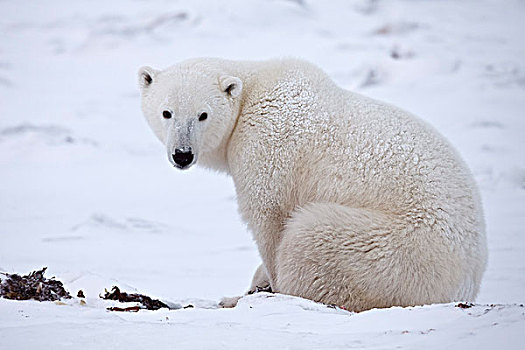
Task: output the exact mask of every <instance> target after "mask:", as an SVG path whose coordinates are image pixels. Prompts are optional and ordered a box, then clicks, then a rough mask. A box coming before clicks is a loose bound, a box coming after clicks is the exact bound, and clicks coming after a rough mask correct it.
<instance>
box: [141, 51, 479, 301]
mask: <svg viewBox="0 0 525 350" xmlns="http://www.w3.org/2000/svg"><path fill="white" fill-rule="evenodd" d="M146 72H150V73H149V74H150V76H151V78H152V82H151V84H147V83H146V84H144V70H141V72H140V77H141V78H140V79H141V82H142V83H141V86H142V106H143V111H144V114H145V115H146V117H147V119H148V121H149V123H150V125H151V126H152V128H153V130H154V131H155V133H156V134H157V136H158V137H159V138H160V139H161V141H163V142H164V143H165V144H166V145H167V147H168V153H170V152H171V151H172V148H173V147H177V142H179V141H178V139H179V138H180V135H177V134H176V133H173V132H171V133H170V130H171V129H173V128H175V129H176V127H177V125H183V124H184V125H185V123H190V121H193V122H192V123H193V124H195V128H194V130H192V131H190V132H189V133H190V134H192V135H189V136H188V137H189V139H191V142H192V143H193V144H191V146H192V147H194V149H196V150H198V151H197V153H196V157H198V159H199V161H198V163H200V164H202V165H204V166H206V167H209V168H212V169H217V170H221V171H225V172H227V173H229V174H230V175H231V176H232V177H233V180H234V183H235V187H236V191H237V198H238V204H239V211H240V213H241V216H242V218H243V219H244V220H245V221H246V223H247V224H248V227H249V228H250V230H251V231H252V233H253V236H254V238H255V241H256V243H257V246H258V248H259V252H260V255H261V258H262V262H263V264H262V265H261V267H260V268H259V269H258V271H257V273H256V275H255V276H254V281H253V283H252V289H254V288H255V287H256V286H260V287H264V285H265V284H268V283H270V285H271V288H272V289H273V291H276V292H281V293H285V294H292V295H297V296H301V297H305V298H309V299H312V300H315V301H320V302H323V303H328V304H336V305H339V306H343V307H345V308H347V309H350V310H355V311H360V310H365V309H369V308H373V307H388V306H392V305H402V306H406V305H419V304H429V303H439V302H451V301H456V300H467V301H472V300H474V298H475V296H476V294H477V293H478V290H479V286H480V282H481V277H482V275H483V272H484V269H485V265H486V259H487V248H486V238H485V228H484V220H483V214H482V208H481V203H480V198H479V194H478V190H477V189H476V186H475V184H474V181H473V179H472V176H471V174H470V172H469V170H468V169H467V167H466V166H465V164H464V163H463V161H462V160H461V159H460V157H459V156H458V154H457V153H456V151H455V150H454V149H453V148H452V146H451V145H450V144H449V143H448V142H447V141H446V140H445V139H444V138H443V137H442V136H440V135H439V134H438V133H437V132H436V131H435V130H434V129H433V128H432V127H430V126H429V125H427V124H426V123H424V122H423V121H421V120H420V119H418V118H416V117H414V116H412V115H410V114H409V113H407V112H405V111H402V110H400V109H398V108H396V107H393V106H390V105H387V104H385V103H382V102H378V101H375V100H372V99H370V98H367V97H364V96H361V95H358V94H355V93H352V92H349V91H346V90H343V89H341V88H339V87H337V86H336V85H335V84H334V83H333V82H332V81H331V80H330V79H329V78H328V77H327V76H326V75H325V74H324V73H323V72H322V71H320V70H319V69H317V68H316V67H314V66H312V65H311V64H308V63H306V62H302V61H299V60H293V59H286V60H273V61H267V62H234V61H226V60H219V59H194V60H190V61H186V62H182V63H180V64H178V65H175V66H173V67H171V68H168V69H166V70H164V71H154V70H152V69H151V68H147V69H146ZM230 83H233V84H234V86H233V87H232V88H231V89H229V90H227V89H226V88H227V87H226V85H228V84H230ZM232 91H233V93H232ZM165 108H169V109H170V110H172V111H173V112H174V116H175V117H174V118H172V120H171V119H170V120H162V116H161V113H162V110H163V109H165ZM202 110H206V111H208V114H209V117H208V119H207V120H206V121H203V122H195V120H196V119H195V118H197V116H198V114H199V113H200V112H201V111H202ZM170 135H171V136H170Z"/></svg>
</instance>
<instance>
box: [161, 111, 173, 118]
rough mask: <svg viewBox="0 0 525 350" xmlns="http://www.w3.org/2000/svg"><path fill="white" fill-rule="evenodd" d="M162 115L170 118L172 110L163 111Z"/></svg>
mask: <svg viewBox="0 0 525 350" xmlns="http://www.w3.org/2000/svg"><path fill="white" fill-rule="evenodd" d="M162 116H163V117H164V118H165V119H170V118H171V112H170V111H164V112H162Z"/></svg>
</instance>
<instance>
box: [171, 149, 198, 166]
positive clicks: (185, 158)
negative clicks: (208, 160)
mask: <svg viewBox="0 0 525 350" xmlns="http://www.w3.org/2000/svg"><path fill="white" fill-rule="evenodd" d="M171 157H172V159H173V162H175V166H176V167H177V168H179V169H186V168H189V166H190V165H191V164H192V163H193V160H194V159H195V156H194V154H193V150H192V149H191V147H187V146H186V147H180V148H176V149H175V150H174V152H173V154H172V155H171Z"/></svg>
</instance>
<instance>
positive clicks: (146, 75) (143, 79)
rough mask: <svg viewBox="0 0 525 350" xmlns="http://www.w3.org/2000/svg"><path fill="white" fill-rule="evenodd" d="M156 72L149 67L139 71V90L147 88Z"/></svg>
mask: <svg viewBox="0 0 525 350" xmlns="http://www.w3.org/2000/svg"><path fill="white" fill-rule="evenodd" d="M156 73H157V71H156V70H155V69H153V68H151V67H148V66H145V67H142V68H140V69H139V85H140V87H141V88H145V87H148V86H149V85H151V83H153V80H154V79H155V75H156Z"/></svg>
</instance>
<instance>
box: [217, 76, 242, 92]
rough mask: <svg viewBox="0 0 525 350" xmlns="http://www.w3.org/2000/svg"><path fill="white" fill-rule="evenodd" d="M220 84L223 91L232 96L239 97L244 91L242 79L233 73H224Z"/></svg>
mask: <svg viewBox="0 0 525 350" xmlns="http://www.w3.org/2000/svg"><path fill="white" fill-rule="evenodd" d="M219 85H220V86H221V89H222V91H224V92H225V93H227V94H228V95H229V96H231V97H237V96H239V95H240V94H241V92H242V81H241V79H239V78H237V77H232V76H231V75H223V76H222V77H220V78H219Z"/></svg>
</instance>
